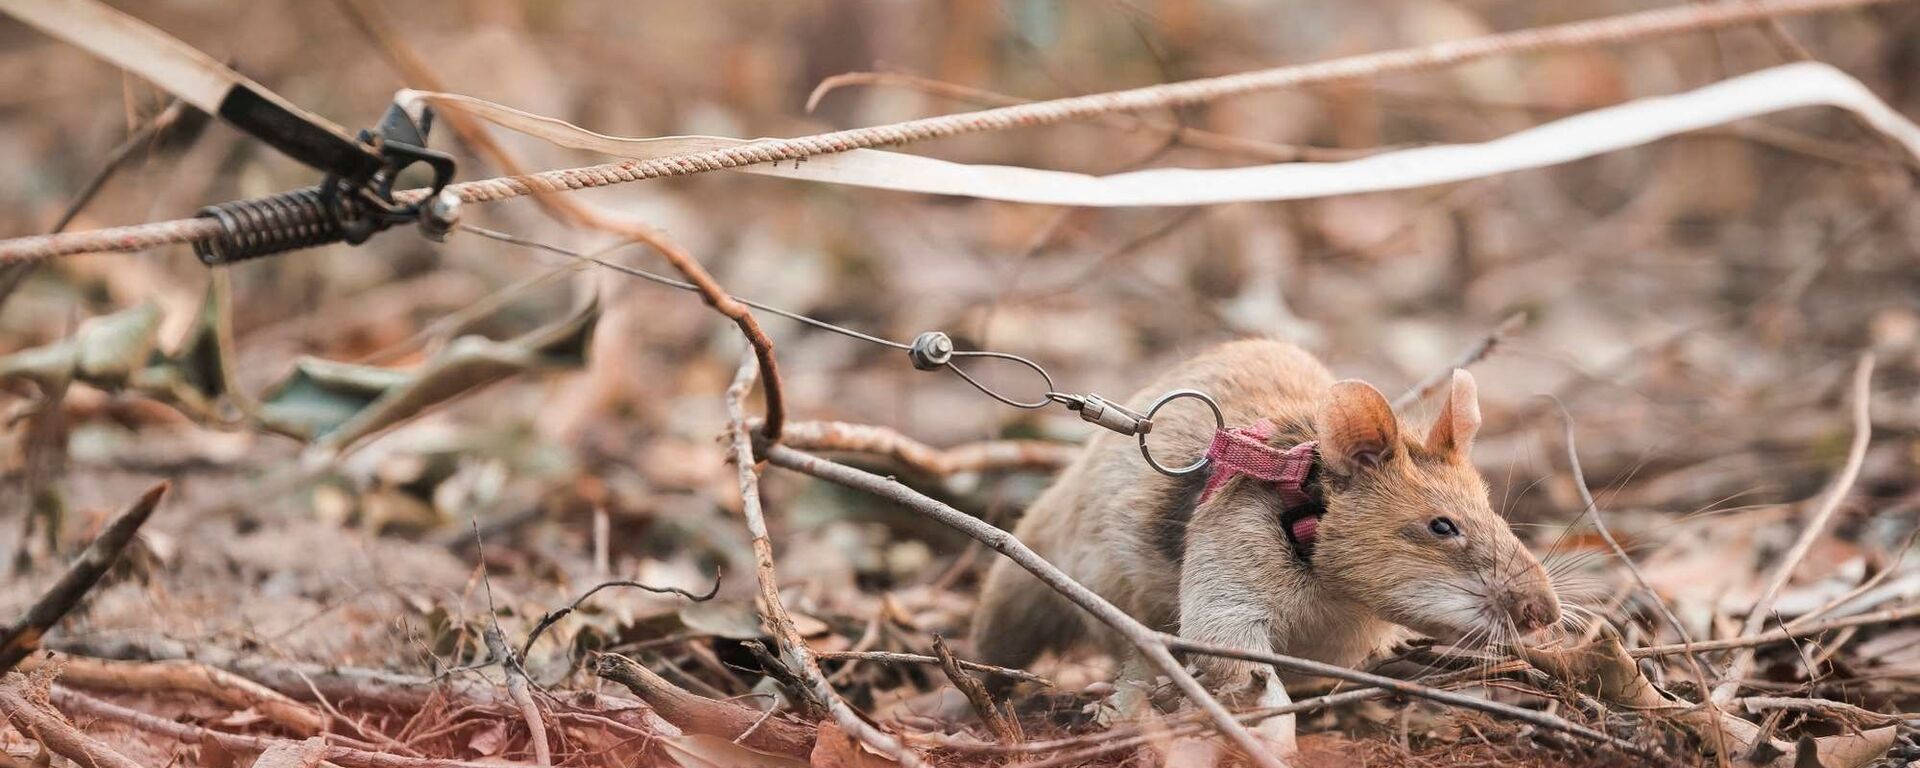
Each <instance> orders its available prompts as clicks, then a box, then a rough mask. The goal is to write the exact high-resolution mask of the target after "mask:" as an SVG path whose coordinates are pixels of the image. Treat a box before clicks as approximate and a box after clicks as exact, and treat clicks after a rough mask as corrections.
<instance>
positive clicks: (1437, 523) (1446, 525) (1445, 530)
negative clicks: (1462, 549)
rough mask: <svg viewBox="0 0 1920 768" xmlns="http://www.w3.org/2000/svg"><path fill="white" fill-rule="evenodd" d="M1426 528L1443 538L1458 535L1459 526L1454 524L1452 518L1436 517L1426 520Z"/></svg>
mask: <svg viewBox="0 0 1920 768" xmlns="http://www.w3.org/2000/svg"><path fill="white" fill-rule="evenodd" d="M1427 530H1429V531H1432V532H1433V535H1435V536H1439V537H1440V538H1443V539H1446V538H1452V537H1454V536H1458V535H1460V526H1458V525H1455V524H1454V523H1453V518H1449V517H1436V518H1434V519H1432V520H1428V521H1427Z"/></svg>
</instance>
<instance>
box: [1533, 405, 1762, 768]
mask: <svg viewBox="0 0 1920 768" xmlns="http://www.w3.org/2000/svg"><path fill="white" fill-rule="evenodd" d="M1547 397H1549V398H1552V399H1553V402H1554V404H1555V405H1557V406H1559V407H1560V425H1561V432H1562V435H1563V437H1564V438H1565V442H1566V446H1567V468H1568V471H1569V472H1570V473H1572V475H1573V488H1574V490H1575V491H1576V492H1578V493H1579V494H1580V503H1581V505H1582V506H1583V509H1582V510H1581V511H1582V513H1583V514H1585V515H1586V516H1587V518H1588V519H1589V520H1592V521H1593V529H1594V530H1595V531H1598V532H1599V533H1600V538H1601V539H1602V540H1603V541H1605V542H1606V543H1607V548H1608V549H1610V550H1612V551H1613V556H1614V557H1617V558H1619V559H1620V563H1621V564H1622V565H1625V566H1626V567H1627V573H1629V574H1631V575H1632V576H1633V581H1634V583H1635V584H1638V585H1639V586H1640V590H1641V591H1642V592H1645V593H1646V594H1647V601H1648V602H1650V603H1652V604H1653V607H1654V608H1655V609H1656V610H1658V611H1659V612H1660V617H1661V618H1662V619H1664V620H1665V621H1666V622H1667V624H1668V625H1669V626H1671V627H1673V631H1674V632H1677V633H1679V635H1680V645H1681V646H1682V647H1685V648H1688V649H1691V648H1692V647H1693V633H1692V632H1689V631H1687V625H1685V624H1683V623H1681V622H1680V617H1678V616H1675V615H1674V614H1673V609H1672V608H1670V607H1668V606H1667V601H1666V600H1665V599H1663V598H1661V597H1660V592H1659V590H1656V589H1654V588H1653V584H1652V582H1649V581H1647V576H1646V574H1644V573H1641V572H1640V566H1639V565H1637V564H1635V563H1634V562H1633V557H1632V556H1630V555H1628V554H1627V550H1626V548H1625V547H1622V546H1620V542H1619V540H1617V539H1615V538H1614V537H1613V529H1612V528H1611V527H1609V526H1608V525H1607V520H1606V517H1605V516H1603V515H1601V514H1600V504H1599V503H1598V502H1596V501H1594V500H1593V491H1591V490H1589V489H1588V488H1587V472H1586V470H1585V469H1582V468H1581V466H1580V447H1579V445H1578V444H1577V443H1576V442H1575V441H1574V435H1573V412H1572V411H1569V410H1567V404H1566V403H1563V402H1561V401H1560V398H1557V397H1553V395H1547ZM1686 657H1687V662H1688V666H1689V667H1690V668H1691V669H1692V670H1693V677H1694V681H1695V682H1696V683H1698V684H1699V685H1700V690H1703V691H1704V690H1707V689H1708V688H1709V687H1710V686H1711V683H1709V682H1707V665H1706V664H1705V663H1703V662H1701V661H1700V655H1699V654H1697V653H1694V652H1693V651H1692V650H1688V651H1687V652H1686ZM1706 705H1707V710H1708V711H1709V712H1710V713H1712V714H1713V715H1715V718H1714V722H1718V715H1719V713H1720V706H1719V704H1718V703H1716V702H1714V701H1713V700H1712V699H1708V700H1707V702H1706ZM1713 740H1714V745H1715V747H1716V749H1715V750H1714V754H1715V755H1716V756H1718V757H1719V758H1720V762H1721V764H1722V765H1725V764H1726V753H1727V748H1726V747H1727V734H1726V732H1725V731H1724V730H1722V729H1719V728H1715V729H1713Z"/></svg>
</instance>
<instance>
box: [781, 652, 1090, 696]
mask: <svg viewBox="0 0 1920 768" xmlns="http://www.w3.org/2000/svg"><path fill="white" fill-rule="evenodd" d="M818 656H819V658H820V660H821V661H877V662H880V663H882V664H939V663H941V662H940V659H938V658H935V657H932V656H926V655H922V654H918V653H895V652H892V651H826V652H822V653H820V654H818ZM956 661H958V662H959V663H960V668H961V669H964V670H967V671H969V672H984V673H986V674H989V675H998V676H1000V677H1005V678H1011V679H1014V680H1019V681H1022V682H1028V683H1037V684H1039V685H1043V686H1046V687H1048V688H1052V687H1053V681H1052V680H1048V679H1046V678H1044V677H1041V676H1039V675H1036V674H1034V673H1032V672H1028V671H1026V670H1024V669H1010V668H1007V667H996V666H994V665H992V664H982V663H980V662H977V661H968V660H966V659H956Z"/></svg>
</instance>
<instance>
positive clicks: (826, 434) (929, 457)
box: [781, 421, 1080, 477]
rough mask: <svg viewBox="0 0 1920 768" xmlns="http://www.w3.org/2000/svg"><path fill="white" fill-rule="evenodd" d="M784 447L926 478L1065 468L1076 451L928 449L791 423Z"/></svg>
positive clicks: (996, 443) (872, 432) (873, 431)
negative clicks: (863, 458)
mask: <svg viewBox="0 0 1920 768" xmlns="http://www.w3.org/2000/svg"><path fill="white" fill-rule="evenodd" d="M781 442H782V443H784V444H786V445H791V446H793V447H794V448H797V449H799V450H803V451H818V452H823V453H858V454H871V455H876V456H884V457H886V458H888V459H891V460H893V461H895V462H898V463H899V464H900V465H901V466H903V467H906V468H908V469H912V470H914V471H916V472H923V473H925V474H927V475H930V476H932V477H951V476H953V475H957V474H960V473H963V472H995V471H1004V470H1023V469H1024V470H1038V471H1045V472H1050V471H1054V470H1058V469H1060V468H1062V467H1065V466H1066V465H1067V464H1068V463H1070V462H1072V461H1073V457H1074V456H1076V455H1078V454H1079V452H1080V447H1079V446H1078V445H1074V444H1072V443H1061V442H1055V441H1051V440H983V441H980V442H977V443H966V444H963V445H956V446H954V447H952V448H945V449H942V448H934V447H932V446H930V445H927V444H926V443H922V442H920V441H918V440H915V439H913V438H911V437H908V436H906V435H903V434H901V433H900V432H898V431H896V430H894V429H893V428H891V427H882V426H877V425H872V424H853V423H849V422H844V421H795V422H790V423H788V424H787V431H786V437H785V438H784V439H782V440H781Z"/></svg>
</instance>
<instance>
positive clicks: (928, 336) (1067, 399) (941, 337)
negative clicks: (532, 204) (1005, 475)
mask: <svg viewBox="0 0 1920 768" xmlns="http://www.w3.org/2000/svg"><path fill="white" fill-rule="evenodd" d="M453 228H454V229H456V230H458V231H461V232H468V233H471V234H475V235H479V236H481V237H485V238H487V239H490V240H497V241H499V242H503V243H507V244H509V245H516V246H519V247H522V248H527V249H530V250H536V251H545V252H547V253H552V254H555V255H559V256H565V257H567V258H570V259H574V260H576V261H581V262H586V263H591V264H595V265H598V266H601V267H605V268H607V269H611V270H613V271H615V272H619V273H621V274H624V275H627V276H629V277H637V278H640V279H642V280H646V281H648V282H652V283H655V284H658V285H664V286H667V287H669V288H678V289H680V290H683V291H689V292H697V291H698V290H699V288H698V287H696V286H695V285H694V284H693V283H689V282H687V281H685V280H679V279H676V278H672V277H668V276H666V275H663V274H660V273H658V272H651V271H648V270H645V269H641V268H639V267H631V266H627V265H625V264H621V263H618V262H613V261H608V260H607V259H604V258H601V257H600V256H599V255H597V254H594V253H582V252H580V251H576V250H573V249H571V248H565V247H562V246H558V245H554V244H552V243H546V242H541V241H539V240H534V239H531V238H527V237H522V236H520V235H515V234H512V233H509V232H501V231H499V230H494V229H487V228H486V227H481V226H477V225H474V224H469V223H466V222H457V223H455V224H454V225H453ZM619 247H622V246H615V249H617V248H619ZM608 250H613V249H608ZM606 252H607V251H601V252H600V253H606ZM728 296H729V297H731V298H732V299H733V300H734V301H738V302H740V303H741V304H745V305H747V306H749V307H752V308H754V309H758V310H761V311H763V312H768V313H771V314H775V315H779V316H781V317H784V318H787V319H789V320H793V321H795V322H798V323H801V324H803V325H809V326H812V327H814V328H818V329H820V330H823V331H827V332H830V333H836V334H839V335H841V336H845V337H847V338H850V339H857V340H859V341H864V342H867V343H869V344H874V345H877V346H882V347H886V348H889V349H896V350H901V351H904V352H906V353H907V359H908V361H909V362H911V363H912V364H913V367H914V368H915V369H916V370H921V371H938V370H942V369H944V370H949V371H952V372H953V374H954V375H955V376H958V377H960V380H962V381H965V382H966V383H967V384H968V385H969V386H971V387H973V388H974V389H976V390H979V391H980V393H981V394H984V395H986V396H987V397H991V398H993V399H994V400H997V401H999V402H1000V403H1002V404H1004V405H1007V406H1010V407H1013V408H1019V409H1022V410H1038V409H1041V408H1045V407H1047V406H1049V405H1061V406H1065V407H1066V409H1067V410H1070V411H1074V412H1077V413H1079V414H1080V419H1081V420H1082V421H1085V422H1087V423H1090V424H1093V425H1095V426H1098V427H1101V428H1103V429H1107V430H1110V431H1113V432H1118V433H1120V434H1122V435H1127V436H1131V437H1134V438H1135V439H1136V440H1137V441H1138V443H1139V445H1140V455H1141V456H1142V457H1143V458H1145V459H1146V460H1147V465H1148V466H1150V467H1152V468H1153V469H1154V471H1156V472H1159V473H1161V474H1163V475H1167V476H1170V477H1182V476H1185V475H1190V474H1193V473H1195V472H1199V471H1201V470H1204V469H1206V468H1207V466H1208V464H1210V463H1211V462H1210V460H1209V459H1208V458H1207V457H1206V456H1204V455H1203V456H1201V457H1200V458H1199V459H1198V460H1197V461H1195V462H1194V463H1192V464H1189V465H1187V466H1184V467H1178V468H1170V467H1167V466H1166V465H1163V464H1161V463H1160V462H1159V461H1157V460H1155V459H1154V458H1153V451H1152V450H1151V449H1150V448H1148V447H1147V435H1148V434H1149V433H1151V432H1152V431H1153V416H1154V414H1156V413H1159V412H1160V409H1161V408H1164V407H1166V406H1167V405H1168V404H1170V403H1172V402H1173V401H1175V400H1180V399H1183V398H1192V399H1197V400H1199V401H1201V402H1203V403H1205V404H1206V405H1207V407H1208V408H1209V409H1211V410H1212V411H1213V419H1214V424H1215V428H1216V429H1224V428H1225V426H1226V422H1225V419H1224V417H1223V416H1222V414H1221V410H1220V404H1219V403H1217V402H1215V401H1214V399H1213V398H1212V397H1209V396H1208V395H1207V394H1206V393H1205V392H1201V391H1199V390H1195V389H1179V390H1174V391H1172V392H1168V393H1166V394H1165V395H1162V396H1160V399H1159V400H1156V401H1154V403H1153V405H1152V406H1151V407H1150V408H1148V409H1147V412H1146V413H1141V412H1138V411H1135V410H1133V409H1131V408H1128V407H1126V406H1124V405H1121V404H1119V403H1116V402H1114V401H1111V400H1108V399H1106V398H1104V397H1101V396H1099V395H1096V394H1092V393H1088V394H1084V395H1079V394H1072V393H1068V392H1061V391H1059V390H1058V389H1056V387H1055V384H1054V382H1053V374H1051V373H1048V372H1047V369H1046V368H1045V367H1044V366H1042V365H1040V364H1039V363H1036V362H1034V361H1033V360H1031V359H1028V358H1025V357H1021V356H1020V355H1016V354H1013V353H1010V352H997V351H993V350H986V349H955V348H954V343H953V337H951V336H948V335H947V334H946V333H944V332H942V331H927V332H925V333H922V334H920V335H919V336H916V337H914V340H913V341H912V342H910V343H909V342H901V341H895V340H893V339H889V338H886V337H883V336H875V335H873V334H870V333H865V332H862V331H857V330H854V329H852V328H848V327H846V326H843V325H837V324H834V323H829V322H827V321H825V320H821V319H819V318H815V317H809V316H807V315H804V314H801V313H799V312H794V311H792V310H788V309H782V308H780V307H776V306H773V305H771V304H766V303H763V302H759V301H754V300H753V299H748V298H744V297H741V296H736V295H733V294H728ZM961 359H972V360H1005V361H1008V362H1012V363H1015V364H1018V365H1021V366H1024V367H1025V368H1027V369H1028V370H1030V371H1033V372H1034V373H1035V374H1038V375H1039V376H1040V379H1041V380H1042V381H1044V382H1046V392H1045V393H1044V394H1042V395H1041V396H1040V398H1039V399H1037V400H1018V399H1015V398H1014V397H1012V396H1010V395H1008V394H1006V393H1004V392H1001V391H999V390H997V389H994V388H993V387H989V386H987V385H986V384H985V383H982V382H981V381H980V380H979V379H976V378H974V376H973V374H970V373H968V372H967V371H966V369H965V368H962V367H960V364H959V362H958V360H961Z"/></svg>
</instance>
